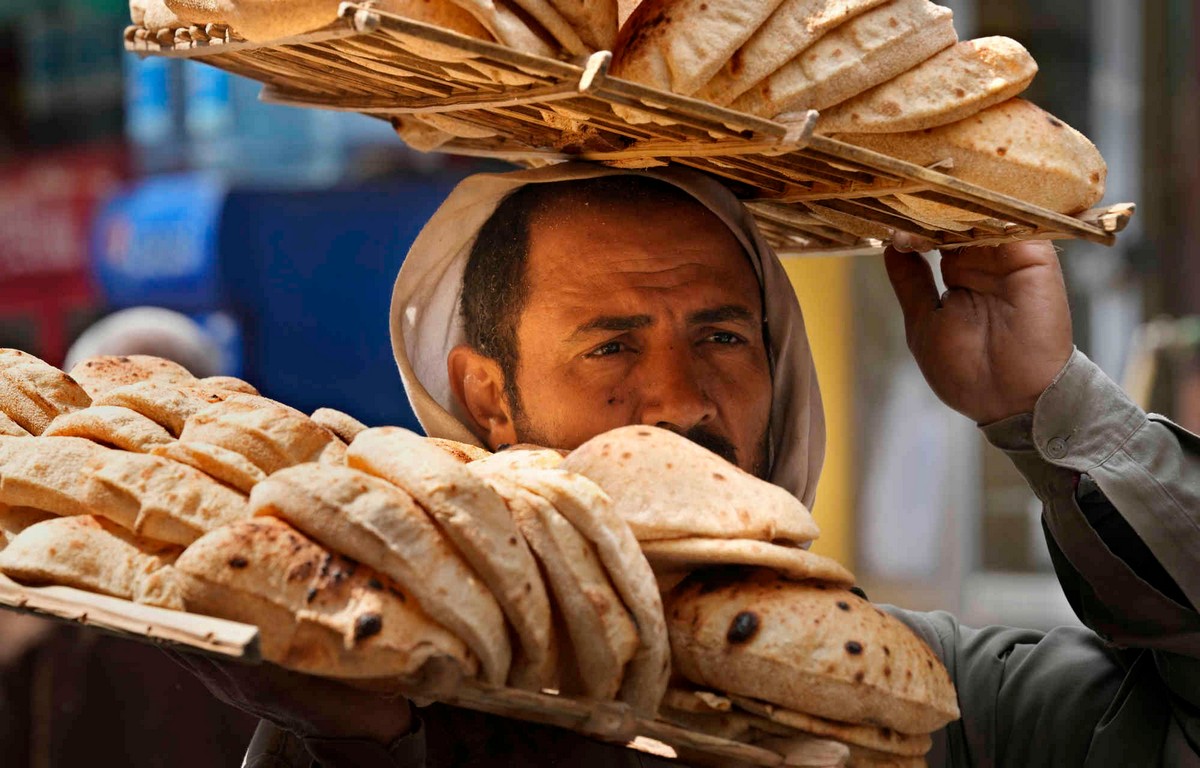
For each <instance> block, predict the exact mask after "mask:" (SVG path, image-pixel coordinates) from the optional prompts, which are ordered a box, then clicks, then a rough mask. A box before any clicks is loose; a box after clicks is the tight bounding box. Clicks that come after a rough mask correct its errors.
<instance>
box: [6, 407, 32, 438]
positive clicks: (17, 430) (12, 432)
mask: <svg viewBox="0 0 1200 768" xmlns="http://www.w3.org/2000/svg"><path fill="white" fill-rule="evenodd" d="M0 435H2V436H4V437H31V435H30V434H29V430H27V429H25V427H22V426H21V425H20V424H18V423H17V422H15V421H13V420H12V418H11V417H10V416H9V415H8V414H7V413H5V412H4V411H2V410H0Z"/></svg>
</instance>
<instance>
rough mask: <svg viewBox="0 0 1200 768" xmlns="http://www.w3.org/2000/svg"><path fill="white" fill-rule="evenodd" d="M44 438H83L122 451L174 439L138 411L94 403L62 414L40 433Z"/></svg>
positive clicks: (146, 449) (139, 449)
mask: <svg viewBox="0 0 1200 768" xmlns="http://www.w3.org/2000/svg"><path fill="white" fill-rule="evenodd" d="M42 434H43V435H45V436H47V437H83V438H86V439H88V440H91V441H93V442H97V443H100V444H101V445H108V446H111V447H113V448H120V449H121V450H125V451H135V452H137V453H147V452H149V451H150V449H151V448H153V447H154V446H156V445H164V444H166V443H172V442H175V438H173V437H171V433H170V432H167V430H165V429H163V428H162V427H160V426H159V425H158V424H155V423H154V422H153V421H151V420H150V419H148V418H146V417H145V416H143V415H142V414H140V413H138V412H137V411H132V410H130V409H128V408H122V407H121V406H119V405H93V406H90V407H88V408H84V409H83V410H80V411H73V412H71V413H64V414H62V415H61V416H58V417H56V418H55V419H54V421H52V422H50V426H48V427H46V429H45V431H43V432H42Z"/></svg>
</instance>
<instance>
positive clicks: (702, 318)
mask: <svg viewBox="0 0 1200 768" xmlns="http://www.w3.org/2000/svg"><path fill="white" fill-rule="evenodd" d="M687 321H688V325H709V324H712V323H728V322H730V321H735V322H742V323H753V322H755V317H754V313H753V312H751V311H750V310H749V309H747V308H746V307H743V306H741V305H740V304H725V305H723V306H720V307H711V308H709V309H700V310H697V311H695V312H693V313H692V314H690V315H688V318H687Z"/></svg>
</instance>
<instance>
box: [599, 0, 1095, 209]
mask: <svg viewBox="0 0 1200 768" xmlns="http://www.w3.org/2000/svg"><path fill="white" fill-rule="evenodd" d="M1036 73H1037V63H1036V62H1035V61H1034V60H1033V57H1031V56H1030V55H1029V53H1028V51H1026V50H1025V49H1024V48H1023V47H1022V46H1021V45H1020V44H1019V43H1017V42H1015V41H1013V40H1010V39H1008V38H1005V37H987V38H983V39H979V40H968V41H964V42H958V38H957V35H956V33H955V31H954V26H953V24H952V14H951V12H950V10H949V9H948V8H944V7H942V6H940V5H937V4H935V3H932V2H929V0H743V1H742V2H728V3H708V2H704V1H703V0H647V1H646V2H643V3H642V4H641V5H640V6H638V8H637V10H636V11H635V12H634V13H633V14H632V15H631V16H630V18H629V20H628V21H627V22H626V23H625V24H624V25H623V26H622V28H621V32H620V35H619V37H618V40H617V47H616V49H615V51H614V60H613V65H612V74H613V75H616V76H618V77H623V78H626V79H629V80H634V81H637V82H641V83H644V84H646V85H650V86H654V87H656V88H661V89H663V90H669V91H673V92H675V93H678V94H682V95H685V96H693V97H696V98H700V99H704V100H707V101H710V102H712V103H714V104H718V105H721V106H728V107H731V108H732V109H736V110H739V111H743V112H748V113H751V114H754V115H759V116H762V117H768V118H776V117H779V116H786V114H788V113H796V112H804V111H806V110H810V109H815V110H819V111H820V112H821V117H820V119H819V121H818V123H817V131H818V132H819V133H824V134H830V135H832V136H833V137H834V138H837V139H839V140H841V141H845V142H848V143H851V144H857V145H859V146H862V147H866V148H867V149H871V150H874V151H877V152H881V153H883V154H886V155H890V156H892V157H897V158H900V159H902V160H906V161H908V162H911V163H915V164H917V165H922V166H930V165H934V164H937V165H938V167H939V169H940V170H943V171H944V172H946V173H949V174H951V175H953V176H956V177H958V178H960V179H963V180H965V181H968V182H971V183H974V184H978V185H979V186H982V187H985V188H988V189H991V190H994V191H997V192H1002V193H1005V194H1008V195H1013V196H1016V197H1020V198H1022V199H1024V200H1027V201H1029V202H1032V203H1034V204H1036V205H1040V206H1043V207H1046V208H1050V209H1052V210H1055V211H1058V212H1061V213H1068V214H1074V213H1079V212H1080V211H1083V210H1085V209H1087V208H1089V207H1091V206H1092V205H1094V204H1095V203H1096V202H1097V201H1099V200H1100V198H1101V197H1102V196H1103V194H1104V181H1105V176H1106V167H1105V164H1104V161H1103V159H1102V158H1101V157H1100V154H1099V153H1098V152H1097V151H1096V148H1095V147H1094V146H1093V145H1092V144H1091V142H1089V141H1088V140H1087V139H1086V138H1085V137H1084V136H1083V135H1082V134H1080V133H1079V132H1078V131H1075V130H1073V129H1072V128H1070V127H1069V126H1066V125H1065V124H1063V123H1062V122H1061V121H1059V120H1057V119H1056V118H1054V117H1053V116H1051V115H1049V114H1047V113H1045V112H1043V111H1042V110H1040V109H1038V108H1037V107H1035V106H1033V105H1032V104H1029V103H1028V102H1025V101H1021V100H1019V99H1016V98H1015V97H1016V96H1017V95H1018V94H1020V93H1021V92H1022V91H1024V90H1025V88H1026V87H1028V85H1029V84H1030V82H1032V80H1033V77H1034V75H1035V74H1036ZM621 114H622V115H623V116H624V117H625V118H626V119H628V120H631V121H634V122H646V121H649V120H652V119H660V118H654V117H653V116H651V115H650V114H648V113H644V112H638V111H636V110H632V109H628V108H622V111H621ZM947 161H949V162H947ZM884 202H885V203H887V204H888V205H891V206H892V207H894V208H896V209H897V210H899V211H900V212H902V213H904V214H905V215H908V216H910V217H912V218H914V219H916V220H918V221H924V222H926V223H930V224H933V225H935V226H942V227H944V226H946V220H947V219H949V220H950V221H952V222H953V221H957V222H962V221H970V220H973V219H977V218H980V217H979V216H977V215H975V216H972V215H971V214H970V213H968V212H965V211H961V210H958V209H956V208H951V207H949V206H945V205H939V204H934V203H929V202H926V201H924V200H922V199H920V198H913V197H909V198H908V199H894V198H893V199H885V200H884Z"/></svg>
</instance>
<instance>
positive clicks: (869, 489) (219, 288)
mask: <svg viewBox="0 0 1200 768" xmlns="http://www.w3.org/2000/svg"><path fill="white" fill-rule="evenodd" d="M943 4H945V5H949V6H950V7H952V8H953V9H954V11H955V18H956V25H957V26H958V31H959V35H960V37H962V38H968V37H979V36H984V35H994V34H1003V35H1007V36H1010V37H1013V38H1015V39H1017V40H1019V41H1020V42H1022V43H1023V44H1025V46H1026V47H1027V48H1029V50H1030V51H1031V53H1032V54H1033V55H1034V57H1035V58H1036V59H1037V61H1038V62H1039V64H1040V66H1041V71H1040V74H1039V75H1038V78H1037V80H1036V81H1035V82H1034V85H1033V88H1032V89H1031V91H1030V92H1029V93H1028V94H1027V95H1028V97H1029V98H1031V99H1032V100H1034V101H1035V102H1037V103H1038V104H1040V105H1041V106H1043V107H1045V108H1047V109H1048V110H1050V111H1051V112H1053V113H1055V114H1057V115H1058V116H1059V117H1061V118H1063V119H1065V120H1066V121H1067V122H1068V123H1070V124H1071V125H1073V126H1075V127H1077V128H1079V129H1080V130H1082V131H1083V132H1084V133H1085V134H1086V135H1088V136H1089V137H1090V138H1092V140H1093V141H1095V142H1096V144H1097V145H1098V146H1099V148H1100V150H1101V152H1102V153H1103V154H1104V156H1105V158H1106V159H1107V161H1108V164H1109V179H1108V190H1109V191H1108V194H1107V195H1106V197H1105V201H1106V202H1107V203H1116V202H1124V201H1133V202H1136V203H1137V204H1138V213H1137V215H1136V216H1135V218H1134V219H1133V224H1132V226H1131V228H1130V229H1129V230H1127V231H1126V232H1125V233H1124V234H1123V235H1122V236H1121V238H1120V241H1119V244H1118V245H1117V246H1116V247H1114V248H1103V247H1100V246H1094V245H1087V244H1079V243H1063V244H1061V245H1062V248H1063V251H1064V253H1063V258H1064V264H1065V268H1066V272H1067V279H1068V286H1069V290H1070V293H1071V300H1072V305H1073V310H1074V320H1075V334H1076V343H1077V344H1078V346H1079V347H1080V348H1081V349H1083V350H1084V351H1085V352H1086V353H1087V354H1088V355H1090V356H1091V357H1092V359H1094V360H1095V361H1096V362H1097V363H1098V364H1099V365H1100V366H1101V367H1102V368H1103V369H1104V370H1105V371H1106V372H1108V374H1109V375H1110V376H1111V377H1113V378H1114V379H1116V380H1117V381H1120V382H1122V383H1123V384H1124V385H1125V386H1126V388H1127V389H1129V391H1130V392H1131V394H1132V395H1133V396H1134V397H1135V399H1136V400H1137V401H1138V402H1140V403H1141V404H1142V405H1143V407H1145V408H1146V409H1148V410H1154V411H1158V412H1162V413H1166V414H1168V415H1170V416H1171V417H1172V418H1174V419H1176V420H1177V421H1179V422H1181V423H1183V424H1184V425H1185V426H1188V427H1190V428H1191V429H1193V430H1196V429H1198V428H1200V140H1198V129H1200V57H1198V53H1197V43H1196V41H1197V40H1200V0H1144V2H1141V3H1130V2H1128V0H955V1H953V2H950V1H947V0H943ZM127 23H128V11H127V7H126V4H125V2H123V0H42V2H40V3H37V4H34V3H23V2H19V0H0V346H5V347H19V348H21V349H25V350H27V351H30V352H33V353H34V354H37V355H39V356H41V357H42V358H44V359H45V360H47V361H48V362H51V363H53V364H56V365H63V364H64V361H66V359H67V355H68V351H69V350H71V349H72V346H73V345H75V350H74V352H73V354H74V355H76V356H78V355H81V354H83V353H90V352H94V351H96V350H101V349H104V348H105V345H107V344H112V343H116V342H115V341H114V339H117V338H119V337H120V335H121V330H122V329H123V328H124V329H128V328H130V327H147V326H149V327H153V328H155V329H157V331H158V332H160V335H163V336H166V337H170V338H169V339H167V340H166V341H165V342H163V343H168V344H174V345H176V346H174V347H173V348H174V349H177V350H181V349H187V350H191V351H192V353H194V354H196V355H199V357H197V358H194V359H197V360H201V359H202V361H203V362H197V363H195V365H198V366H203V367H205V373H224V374H231V375H238V376H242V377H244V378H246V379H248V380H249V381H251V382H252V383H254V384H255V385H256V386H257V387H258V388H259V389H260V390H261V391H262V392H263V393H264V394H266V395H268V396H271V397H274V398H277V399H279V400H282V401H284V402H286V403H289V404H291V405H293V406H295V407H297V408H300V409H302V410H305V411H311V410H312V409H315V408H317V407H320V406H331V407H335V408H339V409H342V410H344V411H346V412H348V413H350V414H352V415H354V416H356V417H358V418H359V419H361V420H363V421H365V422H367V423H369V424H401V425H406V426H415V423H414V421H413V419H412V416H411V414H410V412H409V411H408V409H407V406H406V404H405V399H404V393H403V390H402V388H401V385H400V380H399V377H398V375H397V374H396V372H395V368H394V363H393V362H392V357H391V351H390V346H389V342H388V338H387V319H386V318H387V305H388V302H389V299H390V294H391V282H392V279H393V277H394V275H395V273H396V271H397V269H398V268H399V266H400V263H401V261H402V259H403V255H404V253H405V250H406V249H407V246H408V244H409V243H410V242H411V240H412V238H413V237H414V236H415V235H416V233H417V231H418V230H419V228H420V226H421V225H422V223H423V222H424V220H425V219H426V218H427V217H428V215H429V214H430V213H431V212H432V211H433V210H434V209H435V208H436V207H437V205H438V204H439V203H440V201H441V200H442V199H443V198H444V196H445V195H446V194H447V192H448V191H449V189H450V188H451V187H452V186H453V184H454V183H455V181H456V180H457V179H459V178H461V177H462V176H464V175H466V174H468V173H471V172H474V171H477V170H484V169H489V168H490V169H494V168H499V167H501V166H498V165H489V164H487V163H484V162H482V161H476V160H466V159H462V158H452V157H446V156H441V155H426V154H421V153H417V152H414V151H410V150H408V149H407V148H406V147H405V146H404V145H403V144H401V143H400V141H399V140H398V139H397V138H396V137H395V136H394V134H393V133H392V131H391V129H390V127H389V126H388V125H387V124H386V123H384V122H381V121H375V120H372V119H370V118H367V117H363V116H360V115H349V114H338V113H332V112H320V111H316V110H302V109H292V108H287V107H277V106H268V105H264V104H261V103H259V102H258V101H257V92H258V90H259V86H258V84H256V83H254V82H251V81H248V80H242V79H239V78H237V77H232V76H230V75H227V74H225V73H223V72H221V71H219V70H216V69H214V68H210V67H207V66H205V65H203V64H199V63H194V62H184V61H181V60H171V59H165V58H155V57H150V58H147V59H139V58H138V57H136V56H134V55H132V54H126V53H125V52H124V50H123V45H122V30H123V28H124V27H125V26H126V24H127ZM788 269H789V272H790V273H791V275H792V277H793V280H794V282H795V284H796V287H797V290H798V292H799V294H800V296H801V300H802V303H803V304H804V306H805V311H806V316H807V320H808V323H809V327H810V332H811V334H812V338H813V346H814V350H815V354H816V356H817V363H818V370H819V372H820V375H821V378H822V386H823V392H824V396H825V401H826V408H827V411H828V422H829V449H828V458H827V465H826V470H825V475H824V477H823V479H822V484H821V488H820V489H819V493H818V500H817V504H816V507H815V513H816V516H817V519H818V521H819V522H820V524H821V526H822V529H823V536H822V538H821V540H820V541H819V542H818V544H817V546H816V549H818V550H819V551H823V552H825V553H826V554H831V555H833V556H835V557H837V558H838V559H840V560H842V561H843V562H845V563H847V564H848V565H850V566H851V567H852V568H853V569H854V570H855V572H856V573H857V574H858V575H859V577H860V578H861V580H862V582H863V584H864V586H865V587H866V589H867V590H868V592H869V593H870V595H871V597H872V598H873V599H875V600H877V601H883V602H893V603H897V604H900V605H904V606H906V607H910V608H915V609H934V608H942V609H947V610H950V611H953V612H955V613H957V614H958V615H959V616H960V618H961V619H962V620H963V621H964V622H967V623H973V624H983V623H995V622H1001V623H1006V624H1014V625H1022V626H1030V627H1038V628H1046V627H1050V626H1054V625H1058V624H1062V623H1075V618H1074V617H1073V615H1072V614H1071V612H1070V610H1069V608H1068V606H1067V604H1066V601H1065V599H1064V598H1063V596H1062V594H1061V591H1060V590H1059V588H1058V587H1057V584H1056V582H1055V580H1054V577H1053V575H1052V572H1051V570H1050V565H1049V560H1048V556H1047V554H1046V550H1045V546H1044V544H1043V543H1042V538H1041V528H1040V524H1039V522H1038V513H1039V510H1038V507H1037V504H1036V502H1035V499H1034V497H1033V494H1032V493H1031V492H1030V491H1029V489H1028V488H1027V487H1026V486H1025V484H1024V482H1023V481H1022V480H1021V478H1020V477H1019V476H1018V475H1017V474H1016V472H1015V470H1013V469H1012V467H1011V466H1010V465H1009V464H1008V463H1007V460H1006V459H1005V458H1004V456H1003V455H1001V454H1000V453H999V452H997V451H995V450H993V449H991V448H990V447H988V446H987V444H986V443H985V442H984V440H983V439H982V437H981V436H980V434H979V432H978V431H977V430H976V429H975V426H974V425H973V424H971V423H969V422H968V421H967V420H965V419H964V418H962V417H960V416H957V415H956V414H954V413H951V412H950V411H948V410H947V409H946V408H945V407H944V406H942V405H941V404H940V403H939V402H937V400H936V399H935V398H934V397H933V395H932V394H931V393H930V392H929V391H928V389H927V387H926V385H925V384H924V381H923V379H922V378H921V377H920V374H919V372H918V371H917V370H916V368H915V366H914V365H913V364H912V362H911V360H910V358H909V357H908V354H907V350H906V349H905V345H904V335H903V326H902V323H901V321H900V316H899V312H898V309H897V308H896V305H895V302H894V299H893V298H892V296H891V291H890V287H889V286H888V283H887V279H886V276H885V274H884V270H883V263H882V260H881V259H880V258H865V257H864V258H838V259H803V258H796V259H790V260H789V261H788ZM144 307H156V308H162V309H166V310H170V311H172V312H174V313H177V316H175V315H173V316H172V318H173V319H172V320H171V321H170V322H166V321H164V320H162V318H163V317H164V316H163V315H161V314H158V315H155V314H146V313H144V312H142V311H141V310H139V311H137V312H134V313H132V314H131V313H129V312H128V310H130V309H133V308H144ZM85 331H87V334H85ZM180 354H185V353H184V352H181V353H180ZM15 616H16V615H15V614H0V756H2V757H0V763H2V764H3V765H5V766H9V765H11V766H24V765H36V766H48V765H75V764H79V763H83V762H93V761H94V760H95V758H96V756H105V757H106V758H107V757H108V756H110V755H112V756H113V759H114V760H115V761H116V762H117V763H120V764H123V765H165V764H167V763H168V762H169V763H171V764H172V765H174V766H190V765H196V766H200V765H227V764H231V763H234V761H235V760H236V757H237V756H240V751H239V750H240V749H241V748H242V747H243V746H244V745H245V743H246V742H247V741H248V739H249V733H250V729H251V727H252V725H253V724H252V722H251V721H250V720H249V718H246V717H245V716H243V715H241V714H240V713H236V712H234V711H233V710H229V709H227V708H225V707H224V706H223V705H220V704H218V703H216V702H215V701H214V700H213V699H211V698H210V697H209V696H208V695H207V693H206V692H204V691H203V690H201V689H200V688H199V687H198V686H197V685H196V684H195V683H194V682H193V681H192V679H191V677H190V676H189V675H187V674H186V673H182V672H177V671H176V667H175V666H174V665H173V663H172V662H171V661H170V660H169V659H167V658H166V657H165V656H164V655H163V654H161V653H160V652H158V651H156V650H154V649H150V648H147V647H143V646H138V645H133V644H130V643H127V642H124V641H118V640H115V639H111V638H105V637H103V636H99V635H97V634H96V633H79V632H76V631H74V630H72V629H69V628H66V627H56V628H52V629H51V628H49V627H48V625H44V624H42V623H41V622H39V621H37V620H32V619H25V618H23V617H15ZM168 721H173V722H187V723H188V725H187V727H184V728H159V727H157V726H158V724H160V723H162V722H168ZM156 734H169V739H168V738H167V736H166V735H156ZM168 742H169V743H168ZM231 755H234V757H230V756H231ZM106 762H107V760H106Z"/></svg>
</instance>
